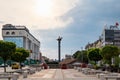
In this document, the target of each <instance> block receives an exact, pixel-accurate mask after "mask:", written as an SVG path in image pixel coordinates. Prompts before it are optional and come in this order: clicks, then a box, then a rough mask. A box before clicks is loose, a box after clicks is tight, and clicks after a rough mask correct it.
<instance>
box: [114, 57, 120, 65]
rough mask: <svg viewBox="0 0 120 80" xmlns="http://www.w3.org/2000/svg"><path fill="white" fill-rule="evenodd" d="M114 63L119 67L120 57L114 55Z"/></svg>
mask: <svg viewBox="0 0 120 80" xmlns="http://www.w3.org/2000/svg"><path fill="white" fill-rule="evenodd" d="M114 60H115V61H114V65H115V66H116V67H119V64H120V57H114Z"/></svg>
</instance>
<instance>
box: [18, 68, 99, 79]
mask: <svg viewBox="0 0 120 80" xmlns="http://www.w3.org/2000/svg"><path fill="white" fill-rule="evenodd" d="M18 80H99V79H97V78H96V76H95V75H84V74H82V73H81V72H78V71H77V70H74V69H45V70H42V71H40V72H36V73H35V74H32V75H28V77H27V78H23V76H20V78H19V79H18Z"/></svg>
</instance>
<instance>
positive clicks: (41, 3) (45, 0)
mask: <svg viewBox="0 0 120 80" xmlns="http://www.w3.org/2000/svg"><path fill="white" fill-rule="evenodd" d="M52 5H53V3H52V1H51V0H37V1H36V6H35V13H36V14H38V15H39V16H43V17H48V16H50V15H51V13H52Z"/></svg>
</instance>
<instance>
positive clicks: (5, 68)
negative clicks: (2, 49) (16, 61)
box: [4, 61, 6, 72]
mask: <svg viewBox="0 0 120 80" xmlns="http://www.w3.org/2000/svg"><path fill="white" fill-rule="evenodd" d="M5 63H6V61H4V72H6V64H5Z"/></svg>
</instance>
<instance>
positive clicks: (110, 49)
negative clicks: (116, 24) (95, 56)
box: [101, 45, 120, 65]
mask: <svg viewBox="0 0 120 80" xmlns="http://www.w3.org/2000/svg"><path fill="white" fill-rule="evenodd" d="M119 54H120V53H119V48H118V47H116V46H112V45H108V46H104V47H103V48H102V53H101V55H102V57H103V59H104V60H105V61H106V62H107V63H108V64H110V65H111V59H112V58H113V57H116V56H118V55H119Z"/></svg>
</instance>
